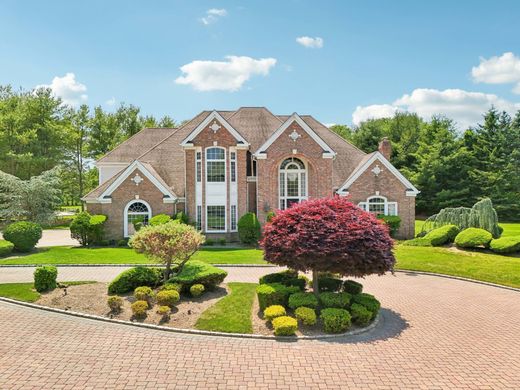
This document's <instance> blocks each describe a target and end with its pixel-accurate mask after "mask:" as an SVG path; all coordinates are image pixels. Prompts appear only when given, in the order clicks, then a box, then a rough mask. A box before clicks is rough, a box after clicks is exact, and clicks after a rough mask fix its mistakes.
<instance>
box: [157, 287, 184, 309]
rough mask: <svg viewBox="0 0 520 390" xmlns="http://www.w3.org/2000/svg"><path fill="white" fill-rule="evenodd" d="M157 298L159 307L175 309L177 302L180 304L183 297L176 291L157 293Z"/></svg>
mask: <svg viewBox="0 0 520 390" xmlns="http://www.w3.org/2000/svg"><path fill="white" fill-rule="evenodd" d="M155 298H156V299H157V304H158V305H160V306H169V307H173V306H175V304H176V303H177V302H179V300H180V299H181V296H180V295H179V292H177V291H175V290H162V291H159V292H158V293H157V296H156V297H155Z"/></svg>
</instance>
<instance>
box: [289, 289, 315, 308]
mask: <svg viewBox="0 0 520 390" xmlns="http://www.w3.org/2000/svg"><path fill="white" fill-rule="evenodd" d="M288 306H289V307H290V308H291V309H293V310H294V309H297V308H299V307H302V306H305V307H310V308H311V309H317V308H318V298H316V296H315V295H314V293H311V292H297V293H295V294H291V295H289V303H288Z"/></svg>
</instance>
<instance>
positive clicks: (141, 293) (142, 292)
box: [134, 286, 155, 306]
mask: <svg viewBox="0 0 520 390" xmlns="http://www.w3.org/2000/svg"><path fill="white" fill-rule="evenodd" d="M134 297H135V299H136V300H137V301H146V302H148V304H149V305H150V306H152V305H153V299H154V298H155V294H154V292H153V290H152V289H151V288H150V287H148V286H140V287H136V288H135V290H134Z"/></svg>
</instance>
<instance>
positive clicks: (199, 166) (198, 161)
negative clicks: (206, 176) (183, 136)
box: [196, 152, 202, 183]
mask: <svg viewBox="0 0 520 390" xmlns="http://www.w3.org/2000/svg"><path fill="white" fill-rule="evenodd" d="M201 160H202V153H201V152H197V154H196V164H197V167H196V169H197V183H200V182H201V180H202V161H201Z"/></svg>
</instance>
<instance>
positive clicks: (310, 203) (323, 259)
mask: <svg viewBox="0 0 520 390" xmlns="http://www.w3.org/2000/svg"><path fill="white" fill-rule="evenodd" d="M261 245H262V248H263V250H264V258H265V260H267V261H268V262H270V263H273V264H278V265H281V266H286V267H289V268H291V269H294V270H297V271H301V272H307V271H312V275H313V290H314V293H315V294H316V295H318V293H319V291H320V290H319V279H318V273H319V272H331V273H335V274H339V275H341V276H352V277H363V276H367V275H371V274H378V275H383V274H384V273H386V272H388V271H393V267H394V264H395V258H394V255H393V253H392V248H393V240H392V238H391V237H390V235H389V231H388V226H386V225H385V224H384V223H383V222H381V221H379V220H378V219H377V218H376V217H375V216H373V215H372V214H370V213H367V212H365V211H363V210H361V209H360V208H359V207H357V206H356V205H354V204H353V203H351V202H349V201H348V200H347V199H345V198H343V197H339V196H336V197H332V198H320V199H310V200H307V201H304V202H301V203H299V204H295V205H293V206H292V207H290V208H288V209H286V210H282V211H279V212H278V214H277V215H276V217H275V218H273V220H272V221H271V222H270V223H268V224H266V225H265V226H264V234H263V240H262V242H261Z"/></svg>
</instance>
